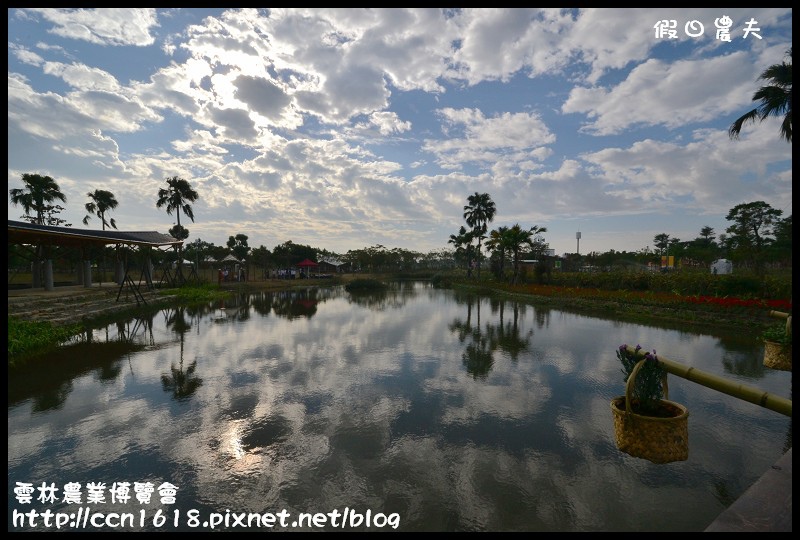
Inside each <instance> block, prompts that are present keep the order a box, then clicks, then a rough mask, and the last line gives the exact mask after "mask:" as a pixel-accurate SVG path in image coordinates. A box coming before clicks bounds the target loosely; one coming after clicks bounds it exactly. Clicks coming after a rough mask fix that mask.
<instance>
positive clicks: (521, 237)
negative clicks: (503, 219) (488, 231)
mask: <svg viewBox="0 0 800 540" xmlns="http://www.w3.org/2000/svg"><path fill="white" fill-rule="evenodd" d="M546 232H547V228H546V227H537V226H535V225H534V226H533V227H531V228H530V229H523V228H522V227H520V225H519V223H517V224H515V225H514V226H513V227H511V228H510V229H509V230H508V231H507V232H506V236H507V239H506V241H507V245H508V246H509V247H510V249H511V253H512V256H513V260H514V277H513V279H512V283H514V284H516V283H517V279H518V278H519V263H520V258H521V255H522V248H523V247H525V246H528V247H529V248H530V249H535V248H536V246H537V245H541V246H544V243H543V242H542V238H541V236H540V235H541V234H542V233H546Z"/></svg>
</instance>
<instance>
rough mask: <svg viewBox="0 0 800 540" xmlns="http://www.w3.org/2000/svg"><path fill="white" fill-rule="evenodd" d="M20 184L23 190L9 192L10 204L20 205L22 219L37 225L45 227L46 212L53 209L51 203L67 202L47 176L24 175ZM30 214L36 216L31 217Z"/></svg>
mask: <svg viewBox="0 0 800 540" xmlns="http://www.w3.org/2000/svg"><path fill="white" fill-rule="evenodd" d="M22 182H23V183H24V184H25V188H24V189H21V188H15V189H11V190H9V193H10V194H11V204H13V205H14V206H17V205H20V206H22V208H23V209H24V210H25V215H24V216H22V219H24V220H26V221H29V222H31V223H34V224H37V225H46V220H45V217H46V215H47V212H48V211H50V210H51V209H52V208H53V205H52V204H51V203H52V202H54V201H55V200H56V199H58V200H59V201H61V202H67V197H66V196H65V195H64V194H63V193H62V192H61V188H60V187H58V184H57V183H56V181H55V180H53V179H52V178H51V177H49V176H42V175H40V174H27V173H25V174H23V175H22ZM31 212H33V213H35V214H36V216H35V217H34V216H32V215H31Z"/></svg>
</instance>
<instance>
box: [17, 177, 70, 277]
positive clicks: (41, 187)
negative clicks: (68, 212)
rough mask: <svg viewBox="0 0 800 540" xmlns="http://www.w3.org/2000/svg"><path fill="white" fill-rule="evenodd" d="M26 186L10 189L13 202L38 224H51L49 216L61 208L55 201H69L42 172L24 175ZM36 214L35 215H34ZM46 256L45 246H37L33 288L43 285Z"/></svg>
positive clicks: (29, 219) (56, 185) (23, 179)
mask: <svg viewBox="0 0 800 540" xmlns="http://www.w3.org/2000/svg"><path fill="white" fill-rule="evenodd" d="M22 182H23V184H25V187H24V188H14V189H11V190H9V194H10V195H11V204H13V205H14V206H17V205H19V206H22V208H23V210H25V215H24V216H22V219H24V220H25V221H28V222H30V223H33V224H36V225H47V224H49V223H48V222H49V219H48V216H51V215H52V213H53V211H54V209H58V208H60V207H59V206H57V205H54V204H52V203H53V202H54V201H56V200H59V201H61V202H67V197H66V196H65V195H64V194H63V193H62V192H61V188H60V187H59V186H58V183H56V181H55V180H53V179H52V178H51V177H49V176H43V175H41V174H28V173H25V174H23V175H22ZM32 214H34V215H32ZM43 256H44V248H43V247H42V246H36V249H35V252H34V257H33V283H32V286H33V288H38V287H41V286H42V281H41V260H42V258H43Z"/></svg>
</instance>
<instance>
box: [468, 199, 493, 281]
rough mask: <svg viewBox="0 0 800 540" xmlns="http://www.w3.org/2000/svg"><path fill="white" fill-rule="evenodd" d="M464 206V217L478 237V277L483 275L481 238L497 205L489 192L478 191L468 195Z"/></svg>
mask: <svg viewBox="0 0 800 540" xmlns="http://www.w3.org/2000/svg"><path fill="white" fill-rule="evenodd" d="M467 203H468V204H467V205H466V206H464V219H465V220H466V221H467V225H469V226H470V227H472V231H473V234H474V235H475V237H477V238H478V278H479V279H480V277H481V240H482V239H483V238H485V236H484V235H485V234H486V230H487V225H488V223H489V222H490V221H492V220H493V219H494V215H495V213H496V212H497V207H496V206H495V204H494V201H493V200H492V198H491V197H490V196H489V194H488V193H478V192H477V191H476V192H475V194H473V195H470V196H469V197H467Z"/></svg>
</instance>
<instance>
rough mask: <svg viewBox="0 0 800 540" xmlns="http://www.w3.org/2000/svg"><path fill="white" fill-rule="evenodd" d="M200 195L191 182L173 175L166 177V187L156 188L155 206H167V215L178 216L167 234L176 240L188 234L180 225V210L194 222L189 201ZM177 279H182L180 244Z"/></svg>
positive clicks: (180, 247)
mask: <svg viewBox="0 0 800 540" xmlns="http://www.w3.org/2000/svg"><path fill="white" fill-rule="evenodd" d="M199 197H200V196H199V195H198V194H197V192H196V191H195V190H194V189H192V186H191V184H189V182H188V181H187V180H184V179H183V178H179V177H177V176H173V177H172V178H167V187H166V188H162V189H159V190H158V199H157V200H156V208H162V207H166V208H167V215H172V213H173V212H175V215H176V216H177V218H178V224H177V225H176V226H175V227H172V228H171V229H170V230H169V234H171V235H172V237H173V238H175V239H177V240H185V239H186V238H187V237H188V236H189V231H188V230H187V229H186V228H185V227H183V226H182V225H181V212H183V213H184V214H186V216H187V217H188V218H189V219H191V220H192V223H194V211H193V210H192V205H191V204H190V203H193V202H195V201H196V200H197V199H198V198H199ZM177 270H178V279H179V280H180V281H183V250H182V246H178V266H177Z"/></svg>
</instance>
